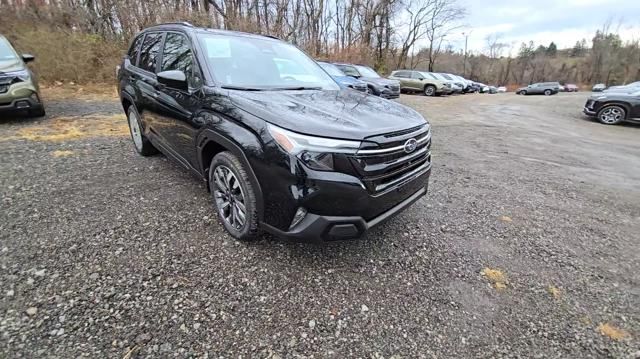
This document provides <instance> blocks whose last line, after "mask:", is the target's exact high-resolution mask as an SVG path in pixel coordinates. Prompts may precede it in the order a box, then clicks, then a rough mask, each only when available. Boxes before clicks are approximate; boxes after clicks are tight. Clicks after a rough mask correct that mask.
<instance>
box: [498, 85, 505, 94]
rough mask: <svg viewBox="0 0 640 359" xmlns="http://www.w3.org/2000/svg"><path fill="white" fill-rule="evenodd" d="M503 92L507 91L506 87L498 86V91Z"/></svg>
mask: <svg viewBox="0 0 640 359" xmlns="http://www.w3.org/2000/svg"><path fill="white" fill-rule="evenodd" d="M504 92H507V88H506V87H504V86H500V87H498V93H504Z"/></svg>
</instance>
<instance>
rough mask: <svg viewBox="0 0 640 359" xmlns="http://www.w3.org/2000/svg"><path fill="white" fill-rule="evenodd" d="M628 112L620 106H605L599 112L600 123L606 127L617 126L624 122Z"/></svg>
mask: <svg viewBox="0 0 640 359" xmlns="http://www.w3.org/2000/svg"><path fill="white" fill-rule="evenodd" d="M626 116H627V111H626V110H625V109H624V108H623V107H622V106H619V105H610V106H605V107H603V108H602V109H600V111H598V121H600V122H601V123H603V124H605V125H617V124H619V123H620V122H622V121H624V119H625V118H626Z"/></svg>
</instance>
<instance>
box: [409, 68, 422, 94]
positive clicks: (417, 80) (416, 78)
mask: <svg viewBox="0 0 640 359" xmlns="http://www.w3.org/2000/svg"><path fill="white" fill-rule="evenodd" d="M423 80H424V76H423V75H422V74H421V73H420V72H418V71H411V88H413V89H414V90H417V91H422V88H423V86H422V81H423Z"/></svg>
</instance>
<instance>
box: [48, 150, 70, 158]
mask: <svg viewBox="0 0 640 359" xmlns="http://www.w3.org/2000/svg"><path fill="white" fill-rule="evenodd" d="M73 154H74V152H73V151H69V150H56V151H53V152H51V156H53V157H56V158H60V157H69V156H73Z"/></svg>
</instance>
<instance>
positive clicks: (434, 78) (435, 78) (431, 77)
mask: <svg viewBox="0 0 640 359" xmlns="http://www.w3.org/2000/svg"><path fill="white" fill-rule="evenodd" d="M421 74H422V75H423V76H424V77H425V78H428V79H432V80H439V78H438V77H436V75H434V74H432V73H431V72H421Z"/></svg>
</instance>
